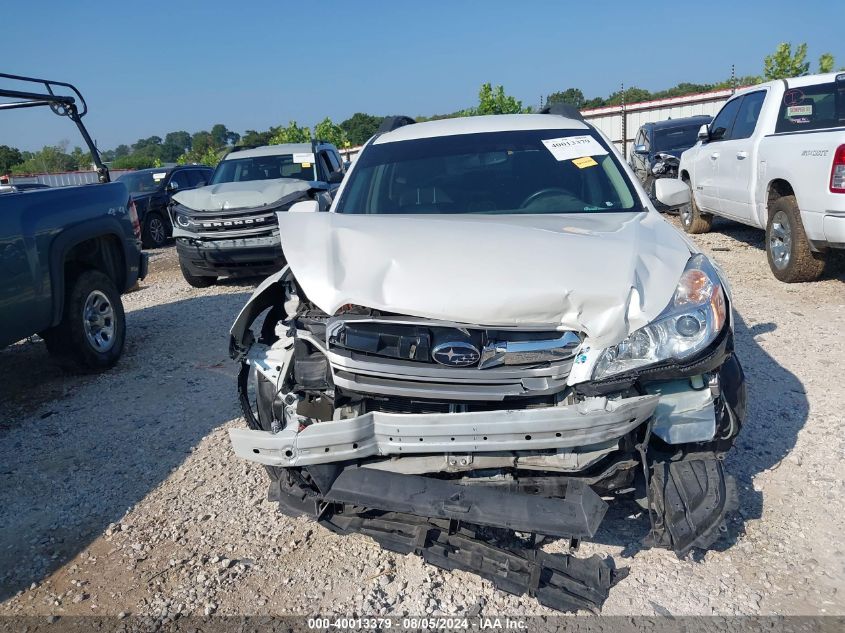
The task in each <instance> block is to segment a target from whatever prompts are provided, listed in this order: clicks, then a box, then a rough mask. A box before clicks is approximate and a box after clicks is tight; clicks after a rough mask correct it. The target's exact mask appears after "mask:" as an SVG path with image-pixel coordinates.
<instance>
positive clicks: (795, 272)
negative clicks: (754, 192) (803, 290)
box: [766, 196, 826, 283]
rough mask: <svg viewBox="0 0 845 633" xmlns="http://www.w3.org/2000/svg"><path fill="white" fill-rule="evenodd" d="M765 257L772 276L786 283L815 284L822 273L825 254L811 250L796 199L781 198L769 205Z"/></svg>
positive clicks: (793, 197) (791, 197)
mask: <svg viewBox="0 0 845 633" xmlns="http://www.w3.org/2000/svg"><path fill="white" fill-rule="evenodd" d="M766 257H767V259H768V260H769V267H770V268H771V269H772V273H774V275H775V277H777V278H778V279H779V280H780V281H784V282H786V283H797V282H802V281H815V280H816V279H818V278H819V277H820V276H821V274H822V272H824V265H825V259H826V258H825V254H824V253H815V252H813V251H812V250H810V241H809V240H808V239H807V234H806V233H805V232H804V223H803V222H801V211H800V210H799V209H798V202H796V200H795V196H781V197H780V198H778V199H777V200H776V201H775V203H774V205H772V212H771V214H770V215H769V222H768V223H767V224H766Z"/></svg>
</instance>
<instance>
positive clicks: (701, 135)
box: [698, 123, 710, 141]
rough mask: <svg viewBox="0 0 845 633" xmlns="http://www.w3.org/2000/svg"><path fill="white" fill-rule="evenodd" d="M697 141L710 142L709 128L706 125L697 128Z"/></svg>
mask: <svg viewBox="0 0 845 633" xmlns="http://www.w3.org/2000/svg"><path fill="white" fill-rule="evenodd" d="M698 140H699V141H708V140H710V126H709V125H707V124H706V123H705V124H704V125H702V126H701V127H700V128H698Z"/></svg>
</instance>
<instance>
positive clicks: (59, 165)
mask: <svg viewBox="0 0 845 633" xmlns="http://www.w3.org/2000/svg"><path fill="white" fill-rule="evenodd" d="M65 150H66V146H65V145H64V144H63V143H60V144H59V145H46V146H44V147H43V148H42V149H41V151H39V152H34V153H33V154H31V156H30V157H29V158H27V159H25V160H24V161H23V162H22V163H19V164H17V165H14V166H13V167H12V173H15V174H37V173H60V172H63V171H72V170H75V169H76V160H75V159H74V158H73V156H71V155H70V154H68V153H67V152H66V151H65Z"/></svg>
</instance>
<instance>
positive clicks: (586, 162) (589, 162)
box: [572, 156, 598, 169]
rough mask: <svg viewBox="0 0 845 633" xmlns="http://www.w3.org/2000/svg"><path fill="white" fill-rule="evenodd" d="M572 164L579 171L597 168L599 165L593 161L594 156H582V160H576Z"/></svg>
mask: <svg viewBox="0 0 845 633" xmlns="http://www.w3.org/2000/svg"><path fill="white" fill-rule="evenodd" d="M572 164H573V165H575V166H576V167H577V168H578V169H584V167H595V166H596V165H598V163H597V162H596V161H594V160H593V157H592V156H582V157H581V158H576V159H575V160H573V161H572Z"/></svg>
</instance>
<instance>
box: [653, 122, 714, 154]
mask: <svg viewBox="0 0 845 633" xmlns="http://www.w3.org/2000/svg"><path fill="white" fill-rule="evenodd" d="M703 122H704V121H702V123H703ZM700 128H701V123H695V124H692V125H687V126H684V127H671V128H667V129H665V130H660V129H658V130H654V148H653V150H654V151H655V152H665V151H667V150H670V149H689V148H690V147H692V146H693V145H695V144H696V143H697V142H698V130H699V129H700Z"/></svg>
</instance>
